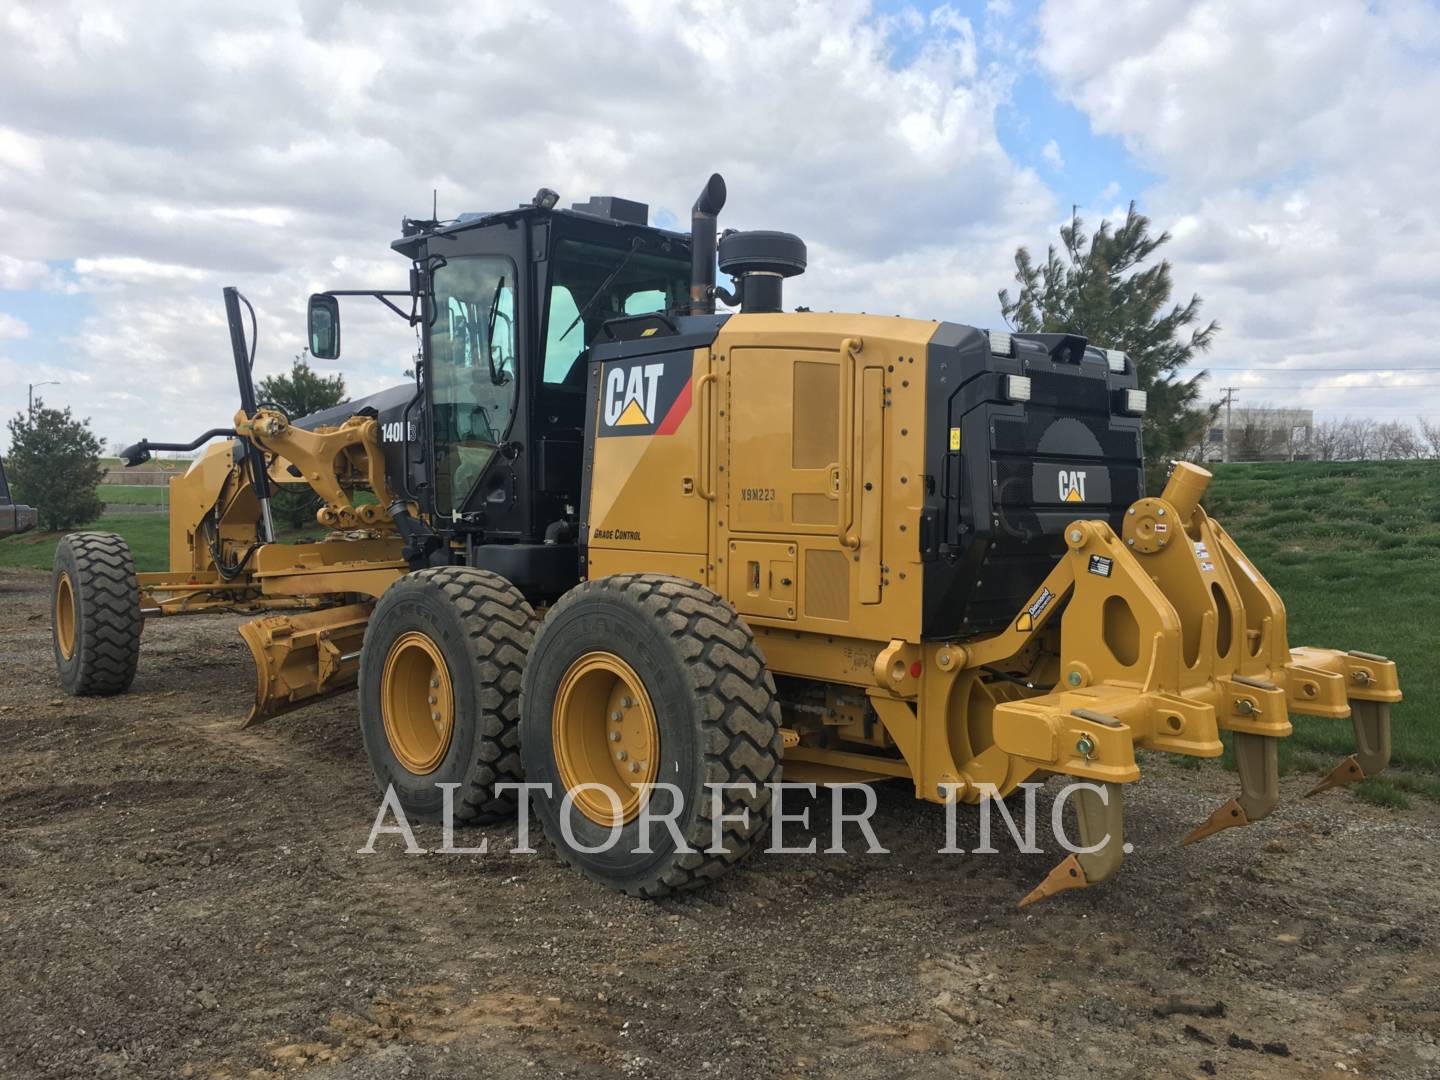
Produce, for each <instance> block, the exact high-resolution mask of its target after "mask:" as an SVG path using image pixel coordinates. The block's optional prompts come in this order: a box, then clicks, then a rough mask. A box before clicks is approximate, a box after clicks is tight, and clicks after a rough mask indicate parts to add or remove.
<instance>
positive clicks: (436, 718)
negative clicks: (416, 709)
mask: <svg viewBox="0 0 1440 1080" xmlns="http://www.w3.org/2000/svg"><path fill="white" fill-rule="evenodd" d="M430 719H431V720H433V721H435V723H437V724H438V723H439V722H440V714H439V713H438V712H432V713H431V714H430Z"/></svg>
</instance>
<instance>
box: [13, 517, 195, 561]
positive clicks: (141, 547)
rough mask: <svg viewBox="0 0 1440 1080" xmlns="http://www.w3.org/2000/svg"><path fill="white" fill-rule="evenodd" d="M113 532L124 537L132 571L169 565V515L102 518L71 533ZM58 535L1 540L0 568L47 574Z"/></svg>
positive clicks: (34, 535) (24, 534)
mask: <svg viewBox="0 0 1440 1080" xmlns="http://www.w3.org/2000/svg"><path fill="white" fill-rule="evenodd" d="M82 530H85V531H95V532H113V533H119V534H120V535H121V536H123V537H124V538H125V540H126V542H127V543H128V544H129V545H130V551H131V553H132V554H133V555H134V556H135V569H136V570H137V571H138V572H140V573H142V574H153V573H158V572H159V571H161V570H166V569H168V568H169V565H170V515H168V514H104V515H102V516H101V517H99V518H97V519H96V520H95V521H92V522H90V524H88V525H82V526H81V527H80V528H79V529H74V530H69V531H72V532H80V531H82ZM61 535H62V534H61V533H34V532H31V533H22V534H21V535H19V536H12V537H9V538H8V539H5V540H0V566H33V567H35V568H37V569H40V570H49V569H50V567H51V566H52V565H54V562H55V545H56V543H57V542H58V541H59V539H60V537H61Z"/></svg>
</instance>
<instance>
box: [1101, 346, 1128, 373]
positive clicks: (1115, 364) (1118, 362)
mask: <svg viewBox="0 0 1440 1080" xmlns="http://www.w3.org/2000/svg"><path fill="white" fill-rule="evenodd" d="M1100 351H1101V352H1103V353H1104V354H1105V362H1106V363H1107V364H1109V365H1110V370H1111V371H1113V372H1114V373H1115V374H1116V375H1124V374H1125V350H1124V349H1101V350H1100Z"/></svg>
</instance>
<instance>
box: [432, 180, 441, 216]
mask: <svg viewBox="0 0 1440 1080" xmlns="http://www.w3.org/2000/svg"><path fill="white" fill-rule="evenodd" d="M430 220H431V221H439V220H440V189H439V188H431V189H430Z"/></svg>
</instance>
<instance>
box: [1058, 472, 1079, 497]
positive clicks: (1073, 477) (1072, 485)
mask: <svg viewBox="0 0 1440 1080" xmlns="http://www.w3.org/2000/svg"><path fill="white" fill-rule="evenodd" d="M1059 477H1060V501H1061V502H1084V501H1085V471H1084V470H1083V469H1061V470H1060V472H1059Z"/></svg>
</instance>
